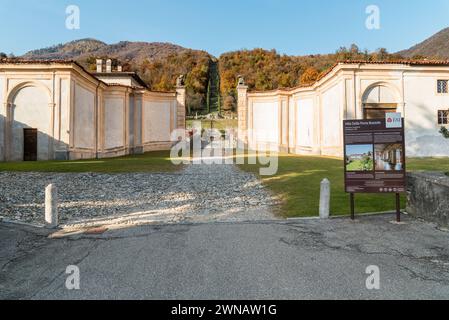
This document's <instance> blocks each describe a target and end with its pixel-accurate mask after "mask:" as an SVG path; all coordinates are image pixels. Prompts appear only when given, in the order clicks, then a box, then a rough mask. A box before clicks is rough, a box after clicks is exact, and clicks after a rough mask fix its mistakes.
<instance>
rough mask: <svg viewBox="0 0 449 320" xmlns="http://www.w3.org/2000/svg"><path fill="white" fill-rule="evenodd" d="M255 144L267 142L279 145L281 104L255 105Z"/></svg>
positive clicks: (258, 103) (261, 103) (263, 103)
mask: <svg viewBox="0 0 449 320" xmlns="http://www.w3.org/2000/svg"><path fill="white" fill-rule="evenodd" d="M252 136H253V139H252V142H253V144H255V143H259V142H265V143H270V144H277V145H278V144H279V143H280V141H279V103H278V102H277V101H274V102H254V103H253V134H252Z"/></svg>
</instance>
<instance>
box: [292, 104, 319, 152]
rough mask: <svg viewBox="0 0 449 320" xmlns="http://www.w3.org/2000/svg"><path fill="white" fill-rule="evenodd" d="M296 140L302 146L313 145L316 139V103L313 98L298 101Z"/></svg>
mask: <svg viewBox="0 0 449 320" xmlns="http://www.w3.org/2000/svg"><path fill="white" fill-rule="evenodd" d="M297 106H298V111H297V119H296V123H297V128H296V141H297V145H298V146H301V147H312V146H313V141H314V134H315V132H314V130H313V125H314V105H313V99H312V98H309V99H301V100H298V102H297Z"/></svg>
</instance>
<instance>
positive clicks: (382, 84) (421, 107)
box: [239, 64, 449, 157]
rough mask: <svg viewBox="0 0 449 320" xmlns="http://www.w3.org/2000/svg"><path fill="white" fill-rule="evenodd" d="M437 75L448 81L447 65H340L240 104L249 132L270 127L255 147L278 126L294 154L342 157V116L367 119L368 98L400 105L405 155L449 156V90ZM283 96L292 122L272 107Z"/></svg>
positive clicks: (255, 96)
mask: <svg viewBox="0 0 449 320" xmlns="http://www.w3.org/2000/svg"><path fill="white" fill-rule="evenodd" d="M438 79H449V67H445V66H440V67H427V66H413V67H411V66H405V65H397V64H391V65H390V64H387V65H385V64H382V65H375V64H367V65H358V64H354V65H352V64H349V65H348V64H346V65H339V66H337V67H336V68H335V69H334V70H333V71H331V72H330V73H329V74H328V75H327V76H325V77H324V78H323V79H321V80H320V81H318V82H317V83H316V84H314V85H313V86H311V87H307V88H297V89H292V90H278V91H272V92H259V93H248V94H247V96H246V97H243V98H241V99H240V95H239V99H240V100H239V108H240V109H241V110H247V111H246V113H245V114H244V115H243V116H244V117H248V119H249V120H248V122H247V123H248V126H249V130H250V131H251V129H262V130H263V129H264V128H266V132H265V133H263V132H262V133H259V134H257V135H256V138H254V139H253V140H252V141H251V144H253V145H254V144H255V143H256V142H257V141H258V140H259V141H263V140H266V138H265V137H264V136H265V135H267V134H269V132H270V131H271V130H272V129H273V128H275V129H279V135H285V132H288V145H289V149H290V152H292V153H296V154H315V155H320V154H321V155H329V156H339V157H341V156H342V155H343V130H342V121H343V120H344V119H360V118H363V103H364V102H368V103H379V102H380V103H396V104H397V112H401V113H402V114H403V115H404V117H405V121H406V126H405V132H406V148H407V155H408V156H449V140H448V139H444V138H443V137H442V136H441V134H440V133H439V132H438V131H439V129H440V126H439V125H438V122H437V110H447V109H449V94H443V95H441V94H437V93H436V83H437V80H438ZM283 99H288V104H289V108H288V109H289V110H288V121H287V120H286V119H284V118H283V119H282V121H280V122H279V121H278V120H279V118H276V117H277V115H274V114H273V112H272V110H274V109H276V105H279V103H280V102H279V101H283ZM245 103H246V104H247V105H246V106H245ZM264 106H265V108H264ZM284 114H285V112H284ZM239 117H240V114H239ZM253 119H254V120H253ZM275 122H276V123H279V125H280V126H281V127H279V128H276V127H275V126H274V123H275ZM286 126H288V128H285V127H286ZM241 139H242V140H243V137H241ZM278 142H279V141H278ZM282 142H283V143H285V138H284V137H283V139H282ZM279 144H280V143H279Z"/></svg>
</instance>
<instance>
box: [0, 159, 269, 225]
mask: <svg viewBox="0 0 449 320" xmlns="http://www.w3.org/2000/svg"><path fill="white" fill-rule="evenodd" d="M50 183H53V184H55V185H56V186H57V188H58V196H59V201H60V206H59V212H60V222H61V223H62V224H65V225H66V226H67V225H68V226H70V225H73V224H77V225H79V224H81V225H90V224H99V223H101V222H104V220H107V221H109V222H112V223H130V224H139V223H149V222H150V223H151V222H159V223H175V222H190V221H191V222H210V221H250V220H264V219H265V220H268V219H274V218H275V217H274V215H273V214H272V210H271V208H272V206H273V205H274V204H275V203H276V200H275V198H274V197H273V196H272V195H271V194H270V193H269V192H268V191H267V190H266V189H265V188H264V187H263V186H262V185H261V183H260V181H259V180H258V179H257V178H256V177H255V176H254V175H253V174H250V173H246V172H242V171H241V170H239V169H238V168H237V167H235V166H234V165H205V164H203V165H189V166H187V167H186V168H185V169H184V170H182V171H180V172H177V173H161V174H154V173H129V174H128V173H127V174H96V173H74V174H73V173H21V172H1V173H0V217H4V218H6V219H9V220H15V221H22V222H32V223H43V219H44V197H45V192H44V189H45V186H46V185H48V184H50Z"/></svg>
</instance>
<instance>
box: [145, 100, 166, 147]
mask: <svg viewBox="0 0 449 320" xmlns="http://www.w3.org/2000/svg"><path fill="white" fill-rule="evenodd" d="M171 107H172V103H171V102H170V101H145V102H144V117H145V119H144V123H145V125H144V130H145V131H144V132H143V137H144V143H149V142H167V141H170V133H171V132H170V130H171V124H170V112H171V110H172V108H171Z"/></svg>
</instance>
